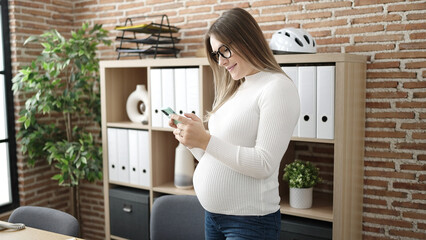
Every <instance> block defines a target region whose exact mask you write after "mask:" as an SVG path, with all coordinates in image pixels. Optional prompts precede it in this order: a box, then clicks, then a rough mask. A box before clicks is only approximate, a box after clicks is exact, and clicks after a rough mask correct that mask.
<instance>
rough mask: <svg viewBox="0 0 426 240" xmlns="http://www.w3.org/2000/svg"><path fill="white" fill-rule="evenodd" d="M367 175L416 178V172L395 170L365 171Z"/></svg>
mask: <svg viewBox="0 0 426 240" xmlns="http://www.w3.org/2000/svg"><path fill="white" fill-rule="evenodd" d="M365 176H366V177H383V178H398V179H412V180H413V179H415V178H416V174H414V173H403V172H394V171H379V170H377V171H372V170H366V171H365Z"/></svg>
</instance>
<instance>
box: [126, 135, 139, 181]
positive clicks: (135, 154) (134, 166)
mask: <svg viewBox="0 0 426 240" xmlns="http://www.w3.org/2000/svg"><path fill="white" fill-rule="evenodd" d="M138 132H139V131H138V130H133V129H129V130H128V136H129V138H128V139H129V178H130V183H131V184H135V185H138V184H139V176H140V174H139V171H140V167H139V146H138V145H139V144H138Z"/></svg>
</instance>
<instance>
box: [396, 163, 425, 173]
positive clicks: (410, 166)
mask: <svg viewBox="0 0 426 240" xmlns="http://www.w3.org/2000/svg"><path fill="white" fill-rule="evenodd" d="M399 168H400V169H401V170H412V171H426V165H424V164H422V165H415V164H402V165H401V166H400V167H399Z"/></svg>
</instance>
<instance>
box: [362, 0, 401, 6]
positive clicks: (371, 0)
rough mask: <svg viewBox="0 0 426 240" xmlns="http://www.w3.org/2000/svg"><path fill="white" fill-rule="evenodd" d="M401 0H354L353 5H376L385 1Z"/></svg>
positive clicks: (398, 0) (395, 0) (394, 0)
mask: <svg viewBox="0 0 426 240" xmlns="http://www.w3.org/2000/svg"><path fill="white" fill-rule="evenodd" d="M401 1H403V0H355V1H354V2H355V3H354V6H366V5H377V4H385V3H394V2H401Z"/></svg>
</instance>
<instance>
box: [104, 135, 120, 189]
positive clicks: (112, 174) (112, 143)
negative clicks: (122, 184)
mask: <svg viewBox="0 0 426 240" xmlns="http://www.w3.org/2000/svg"><path fill="white" fill-rule="evenodd" d="M107 135H108V136H107V138H108V175H109V180H110V181H118V167H119V166H118V152H117V129H116V128H108V129H107Z"/></svg>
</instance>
